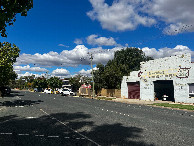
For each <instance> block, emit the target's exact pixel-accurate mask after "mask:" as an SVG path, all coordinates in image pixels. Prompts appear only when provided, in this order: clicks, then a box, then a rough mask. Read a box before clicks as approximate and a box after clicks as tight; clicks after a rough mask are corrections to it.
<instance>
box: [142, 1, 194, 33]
mask: <svg viewBox="0 0 194 146" xmlns="http://www.w3.org/2000/svg"><path fill="white" fill-rule="evenodd" d="M193 7H194V1H193V0H186V1H183V0H153V1H150V2H149V3H147V5H146V6H145V9H144V10H145V11H146V12H148V14H150V15H153V16H155V17H157V18H158V19H159V20H161V21H164V22H165V23H167V24H169V26H167V27H166V28H165V30H164V32H165V33H166V34H169V35H175V34H177V33H182V32H185V31H189V32H193V31H194V26H193V24H194V15H193V13H194V9H193Z"/></svg>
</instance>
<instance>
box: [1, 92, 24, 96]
mask: <svg viewBox="0 0 194 146" xmlns="http://www.w3.org/2000/svg"><path fill="white" fill-rule="evenodd" d="M17 96H24V94H21V92H19V91H15V90H11V93H10V94H8V95H7V94H6V95H4V96H3V97H1V98H13V97H17Z"/></svg>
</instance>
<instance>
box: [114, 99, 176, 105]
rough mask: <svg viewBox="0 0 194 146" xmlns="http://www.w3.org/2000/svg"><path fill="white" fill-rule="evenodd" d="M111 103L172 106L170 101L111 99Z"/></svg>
mask: <svg viewBox="0 0 194 146" xmlns="http://www.w3.org/2000/svg"><path fill="white" fill-rule="evenodd" d="M112 101H115V102H123V103H129V104H146V105H147V104H153V103H170V104H174V102H172V101H161V100H156V101H144V100H139V99H122V98H116V99H113V100H112Z"/></svg>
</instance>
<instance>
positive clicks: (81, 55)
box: [15, 45, 122, 67]
mask: <svg viewBox="0 0 194 146" xmlns="http://www.w3.org/2000/svg"><path fill="white" fill-rule="evenodd" d="M120 49H122V47H115V48H112V49H103V48H102V47H98V48H92V49H88V48H86V47H85V46H84V45H78V46H76V47H75V48H74V49H72V50H63V51H62V52H61V53H57V52H53V51H51V52H49V53H44V54H39V53H36V54H34V55H32V54H25V53H24V54H21V55H20V56H19V57H18V58H17V62H16V63H15V66H17V65H20V64H26V65H27V64H35V65H36V66H45V67H51V66H61V67H62V66H72V67H75V66H78V65H80V64H82V65H89V64H90V62H91V61H90V55H89V54H93V63H94V64H96V63H102V64H106V63H107V62H108V61H109V60H110V59H113V57H114V52H115V51H117V50H120Z"/></svg>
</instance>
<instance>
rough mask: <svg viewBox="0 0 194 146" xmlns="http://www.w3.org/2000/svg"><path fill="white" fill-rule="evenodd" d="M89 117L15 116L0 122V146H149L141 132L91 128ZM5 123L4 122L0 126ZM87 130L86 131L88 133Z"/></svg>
mask: <svg viewBox="0 0 194 146" xmlns="http://www.w3.org/2000/svg"><path fill="white" fill-rule="evenodd" d="M90 118H91V115H88V114H84V113H82V112H78V113H57V114H51V115H50V116H47V115H46V116H42V117H39V118H34V119H25V118H19V117H17V116H15V115H11V116H7V117H3V118H0V121H1V122H0V145H1V146H8V145H9V146H28V145H30V146H82V145H83V146H93V145H97V144H99V145H106V146H107V145H127V146H130V145H133V146H143V145H144V146H150V145H149V144H146V143H145V142H143V140H142V136H141V133H142V132H143V130H142V129H141V128H137V127H125V126H123V125H122V124H120V123H116V124H104V125H98V126H97V125H94V122H93V121H89V120H90ZM3 120H7V122H3ZM89 129H90V130H89Z"/></svg>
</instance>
